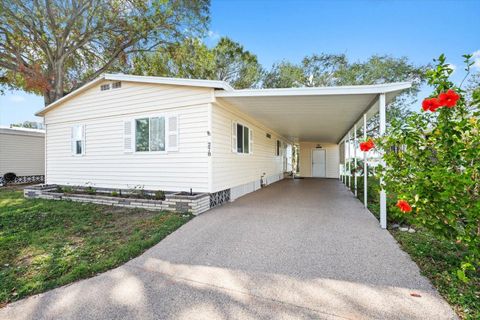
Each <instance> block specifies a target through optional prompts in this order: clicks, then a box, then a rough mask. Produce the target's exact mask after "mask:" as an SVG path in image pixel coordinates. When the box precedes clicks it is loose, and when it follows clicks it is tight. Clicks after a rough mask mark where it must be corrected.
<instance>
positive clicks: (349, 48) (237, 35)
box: [0, 0, 480, 125]
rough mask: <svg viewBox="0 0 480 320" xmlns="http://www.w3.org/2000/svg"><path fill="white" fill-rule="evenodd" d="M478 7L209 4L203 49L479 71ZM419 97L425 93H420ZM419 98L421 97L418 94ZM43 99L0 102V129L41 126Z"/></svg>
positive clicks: (19, 96)
mask: <svg viewBox="0 0 480 320" xmlns="http://www.w3.org/2000/svg"><path fill="white" fill-rule="evenodd" d="M479 13H480V1H478V0H467V1H458V0H457V1H421V0H416V1H386V0H385V1H380V0H377V1H346V0H345V1H333V0H332V1H280V0H278V1H275V0H271V1H266V0H263V1H262V0H251V1H231V0H223V1H218V0H217V1H216V0H213V1H212V7H211V20H212V21H211V25H210V32H209V36H208V38H207V39H206V41H207V43H211V44H212V43H214V42H215V41H216V40H218V38H219V37H220V36H228V37H230V38H232V39H233V40H235V41H238V42H240V43H242V44H243V45H244V47H245V48H246V49H248V50H250V51H251V52H253V53H255V54H257V55H258V57H259V60H260V62H261V63H262V64H263V65H264V66H265V67H267V68H269V67H270V66H271V65H272V64H273V63H274V62H277V61H281V60H283V59H286V60H290V61H293V62H298V61H300V60H301V59H302V58H303V57H304V56H305V55H309V54H312V53H320V52H325V53H345V54H346V55H347V56H348V57H349V58H350V59H351V60H354V61H355V60H364V59H367V58H368V57H369V56H371V55H372V54H389V55H392V56H396V57H400V56H406V57H408V58H410V60H411V61H413V62H414V63H417V64H426V63H429V62H431V61H432V59H433V58H434V57H438V56H439V55H440V54H441V53H445V54H446V56H447V59H448V62H449V63H451V64H453V65H454V66H458V67H459V68H458V69H457V70H456V71H455V73H454V80H456V81H459V80H460V78H461V77H462V74H463V73H462V68H463V67H462V60H463V58H462V57H461V55H462V54H465V53H474V52H477V54H478V56H477V59H478V61H477V70H479V69H480V17H479ZM426 93H427V92H426ZM426 93H425V94H426ZM42 107H43V99H42V98H41V97H38V96H34V95H29V94H25V93H23V92H7V93H6V95H4V96H0V125H8V124H10V123H16V122H22V121H25V120H37V121H38V120H41V119H39V118H37V119H36V118H35V117H34V115H33V113H34V112H35V111H37V110H39V109H41V108H42Z"/></svg>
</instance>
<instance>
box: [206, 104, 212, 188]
mask: <svg viewBox="0 0 480 320" xmlns="http://www.w3.org/2000/svg"><path fill="white" fill-rule="evenodd" d="M207 112H208V122H207V152H208V151H210V154H207V161H208V192H212V188H213V143H212V140H213V139H212V122H213V106H212V104H211V103H209V104H208V111H207ZM208 145H210V150H208Z"/></svg>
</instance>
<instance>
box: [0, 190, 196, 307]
mask: <svg viewBox="0 0 480 320" xmlns="http://www.w3.org/2000/svg"><path fill="white" fill-rule="evenodd" d="M190 218H191V216H190V215H181V214H176V213H169V212H168V213H167V212H156V211H147V210H142V209H126V208H118V207H110V206H101V205H94V204H82V203H78V202H69V201H55V200H41V199H35V200H27V199H25V198H23V191H18V190H12V189H0V306H2V305H4V304H6V303H8V302H11V301H14V300H18V299H20V298H22V297H25V296H28V295H32V294H35V293H39V292H43V291H45V290H48V289H52V288H54V287H58V286H60V285H64V284H67V283H70V282H72V281H75V280H78V279H82V278H87V277H91V276H93V275H95V274H97V273H99V272H102V271H105V270H108V269H111V268H113V267H116V266H118V265H120V264H122V263H124V262H126V261H128V260H130V259H132V258H133V257H136V256H138V255H139V254H141V253H142V252H143V251H145V250H146V249H147V248H149V247H151V246H153V245H154V244H156V243H158V242H159V241H160V240H162V239H163V238H164V237H166V236H167V235H168V234H170V233H171V232H173V231H174V230H176V229H177V228H178V227H180V226H181V225H183V224H184V223H186V222H187V221H188V220H189V219H190Z"/></svg>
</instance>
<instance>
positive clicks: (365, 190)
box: [363, 113, 368, 208]
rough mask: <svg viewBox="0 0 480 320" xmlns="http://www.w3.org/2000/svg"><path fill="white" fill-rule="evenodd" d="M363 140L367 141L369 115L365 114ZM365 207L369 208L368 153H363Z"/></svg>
mask: <svg viewBox="0 0 480 320" xmlns="http://www.w3.org/2000/svg"><path fill="white" fill-rule="evenodd" d="M363 140H364V141H366V140H367V114H366V113H364V114H363ZM363 205H364V206H365V208H368V164H367V152H364V153H363Z"/></svg>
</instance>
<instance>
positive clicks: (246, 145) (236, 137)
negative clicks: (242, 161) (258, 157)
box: [232, 122, 253, 154]
mask: <svg viewBox="0 0 480 320" xmlns="http://www.w3.org/2000/svg"><path fill="white" fill-rule="evenodd" d="M252 147H253V131H252V130H251V129H250V128H249V127H247V126H245V125H243V124H240V123H237V122H233V127H232V151H233V152H235V153H243V154H251V153H252V151H253V150H252Z"/></svg>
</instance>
